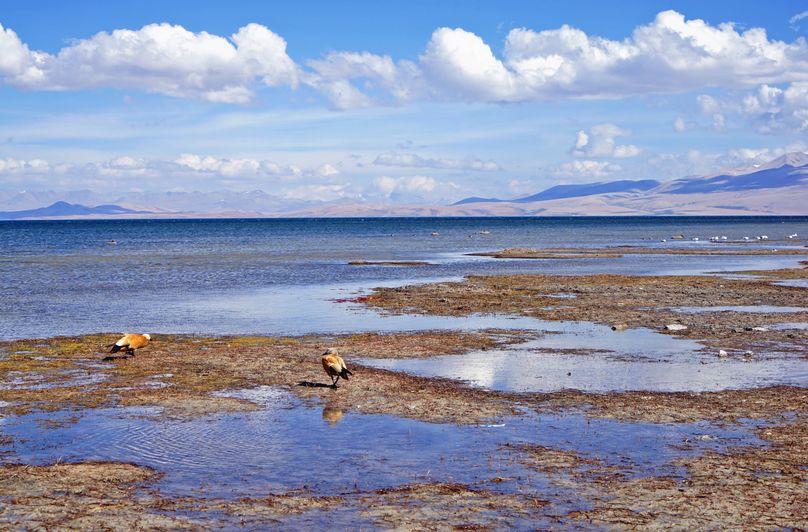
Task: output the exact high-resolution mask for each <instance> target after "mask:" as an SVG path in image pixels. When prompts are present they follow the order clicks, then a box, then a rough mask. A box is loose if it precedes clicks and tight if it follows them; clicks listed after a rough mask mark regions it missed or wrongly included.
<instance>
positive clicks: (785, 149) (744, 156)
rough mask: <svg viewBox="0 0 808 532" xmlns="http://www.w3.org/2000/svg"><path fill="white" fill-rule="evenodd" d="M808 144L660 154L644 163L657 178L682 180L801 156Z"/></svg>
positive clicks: (797, 143)
mask: <svg viewBox="0 0 808 532" xmlns="http://www.w3.org/2000/svg"><path fill="white" fill-rule="evenodd" d="M806 149H808V144H806V143H805V142H802V141H798V142H793V143H790V144H787V145H785V146H779V147H739V148H732V149H729V150H726V151H722V152H705V151H701V150H689V151H687V152H685V153H679V154H674V153H662V154H656V155H654V156H652V157H650V158H649V159H648V163H649V165H650V166H651V168H652V171H653V172H655V174H656V175H658V176H659V177H674V178H678V177H682V176H685V175H705V174H715V175H718V174H720V173H721V172H722V169H724V170H728V169H732V168H740V167H746V166H750V165H754V164H761V163H766V162H769V161H771V160H773V159H776V158H777V157H780V156H781V155H785V154H787V153H792V152H804V151H806Z"/></svg>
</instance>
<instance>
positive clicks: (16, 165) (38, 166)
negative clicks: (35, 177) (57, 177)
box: [0, 157, 52, 175]
mask: <svg viewBox="0 0 808 532" xmlns="http://www.w3.org/2000/svg"><path fill="white" fill-rule="evenodd" d="M51 170H52V167H51V165H50V164H49V163H48V161H45V160H43V159H30V160H23V159H14V158H12V157H7V158H5V159H0V174H22V175H24V174H41V173H46V172H50V171H51Z"/></svg>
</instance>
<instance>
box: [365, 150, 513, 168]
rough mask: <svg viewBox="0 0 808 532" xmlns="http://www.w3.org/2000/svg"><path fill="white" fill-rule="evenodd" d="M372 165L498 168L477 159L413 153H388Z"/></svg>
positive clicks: (381, 155)
mask: <svg viewBox="0 0 808 532" xmlns="http://www.w3.org/2000/svg"><path fill="white" fill-rule="evenodd" d="M373 164H377V165H380V166H400V167H405V168H437V169H447V170H475V171H487V172H491V171H496V170H499V169H500V167H499V165H498V164H497V163H495V162H494V161H491V160H488V161H483V160H481V159H477V158H468V159H449V158H441V157H436V158H433V157H421V156H420V155H417V154H414V153H398V152H389V153H382V154H380V155H379V156H377V157H376V159H375V160H374V161H373Z"/></svg>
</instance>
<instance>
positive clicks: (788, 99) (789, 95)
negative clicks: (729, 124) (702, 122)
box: [697, 81, 808, 133]
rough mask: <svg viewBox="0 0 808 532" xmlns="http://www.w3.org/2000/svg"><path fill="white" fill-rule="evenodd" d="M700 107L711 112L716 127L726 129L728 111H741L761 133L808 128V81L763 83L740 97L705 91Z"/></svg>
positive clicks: (744, 117) (699, 99)
mask: <svg viewBox="0 0 808 532" xmlns="http://www.w3.org/2000/svg"><path fill="white" fill-rule="evenodd" d="M697 102H698V104H699V109H700V111H701V112H702V113H703V114H707V115H710V116H711V118H712V121H713V127H714V128H715V129H717V130H723V129H724V128H725V127H726V120H727V118H726V116H727V115H738V116H741V117H742V118H743V119H745V120H746V121H747V122H748V123H750V124H752V126H753V127H754V128H755V129H757V131H758V132H760V133H781V132H799V133H804V132H806V131H808V82H806V81H801V82H794V83H791V84H789V85H786V86H785V87H783V88H780V87H777V86H773V85H768V84H763V85H760V86H759V87H758V88H757V89H756V90H754V91H752V92H749V93H747V94H745V95H742V96H740V97H726V98H722V99H719V98H715V97H712V96H707V95H701V96H699V97H698V98H697Z"/></svg>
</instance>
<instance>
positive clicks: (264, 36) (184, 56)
mask: <svg viewBox="0 0 808 532" xmlns="http://www.w3.org/2000/svg"><path fill="white" fill-rule="evenodd" d="M803 15H804V13H800V14H799V15H795V17H792V20H793V21H795V23H796V22H798V21H799V20H801V18H802V17H803ZM305 64H306V65H307V68H306V69H301V68H299V67H298V65H296V64H295V62H294V61H293V60H292V59H291V58H290V57H289V56H288V55H287V53H286V41H285V40H284V39H283V38H282V37H280V36H279V35H277V34H276V33H273V32H272V31H271V30H269V29H268V28H266V27H265V26H262V25H260V24H248V25H246V26H244V27H242V28H241V29H239V31H238V32H236V33H235V34H233V35H231V36H230V37H229V38H228V37H223V36H218V35H213V34H210V33H207V32H204V31H203V32H191V31H188V30H186V29H185V28H183V27H182V26H179V25H170V24H150V25H147V26H144V27H143V28H141V29H138V30H130V29H117V30H114V31H112V32H110V33H107V32H100V33H98V34H96V35H94V36H92V37H89V38H86V39H80V40H77V41H75V42H73V43H71V44H69V45H68V46H66V47H64V48H62V49H61V50H60V51H58V52H57V53H56V54H49V53H45V52H40V51H35V50H31V49H30V48H29V47H28V46H27V45H26V44H25V43H24V42H22V41H21V40H20V39H19V37H18V36H17V34H16V33H15V32H14V31H12V30H11V29H7V28H3V27H2V26H0V79H2V81H3V83H5V84H8V85H12V86H15V87H19V88H24V89H34V90H80V89H86V88H96V87H113V88H120V89H136V90H143V91H146V92H154V93H160V94H167V95H170V96H177V97H186V98H198V99H203V100H207V101H212V102H227V103H245V102H247V101H249V100H250V99H251V98H252V96H253V90H254V88H255V86H257V85H260V84H263V85H268V86H286V87H295V86H296V85H297V84H298V82H300V81H302V82H304V83H306V84H308V85H310V86H312V87H314V88H315V89H317V90H319V91H321V92H322V93H323V94H324V95H326V97H327V98H328V99H329V100H330V102H331V104H332V106H333V107H335V108H337V109H349V108H357V107H368V106H372V105H389V104H401V103H408V102H412V101H414V100H438V101H443V100H453V101H457V100H459V101H480V102H520V101H530V100H541V99H559V98H614V97H625V96H631V95H638V94H648V93H677V92H684V91H690V90H696V89H703V88H706V87H725V88H739V87H746V86H750V85H757V84H763V83H766V84H774V83H789V82H803V81H808V42H806V41H805V39H802V38H799V39H796V40H794V41H793V42H790V43H789V42H785V41H779V40H773V39H770V38H769V37H768V35H767V34H766V31H765V30H764V29H762V28H751V29H748V30H745V31H741V30H740V29H738V28H736V26H734V25H733V24H732V23H723V24H718V25H711V24H708V23H707V22H705V21H703V20H699V19H691V20H688V19H686V18H685V16H684V15H682V14H681V13H677V12H676V11H663V12H660V13H659V14H657V15H656V17H655V18H654V20H653V21H651V22H650V23H648V24H645V25H641V26H638V27H636V28H635V29H634V31H633V32H632V33H631V35H629V36H627V37H625V38H623V39H619V40H613V39H607V38H604V37H599V36H597V35H589V34H587V33H585V32H584V31H582V30H579V29H576V28H573V27H570V26H567V25H564V26H561V27H560V28H557V29H549V30H541V31H536V30H531V29H528V28H517V29H513V30H511V31H510V32H509V33H508V35H507V37H506V39H505V43H504V47H503V51H502V53H501V55H497V54H496V53H495V52H494V51H493V49H492V47H491V45H490V44H489V43H486V42H485V41H484V40H483V39H482V38H481V37H479V36H478V35H475V34H474V33H472V32H469V31H467V30H465V29H462V28H446V27H442V28H438V29H436V30H435V31H434V32H433V33H432V36H431V38H430V39H429V41H428V42H427V43H426V45H425V47H424V50H423V52H422V53H421V54H420V55H419V56H418V57H417V58H414V59H412V60H410V59H399V60H396V59H394V58H392V57H390V56H387V55H378V54H374V53H370V52H366V51H364V52H359V51H334V52H331V53H329V54H327V55H326V56H325V57H323V58H320V59H311V60H308V61H306V62H305Z"/></svg>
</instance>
